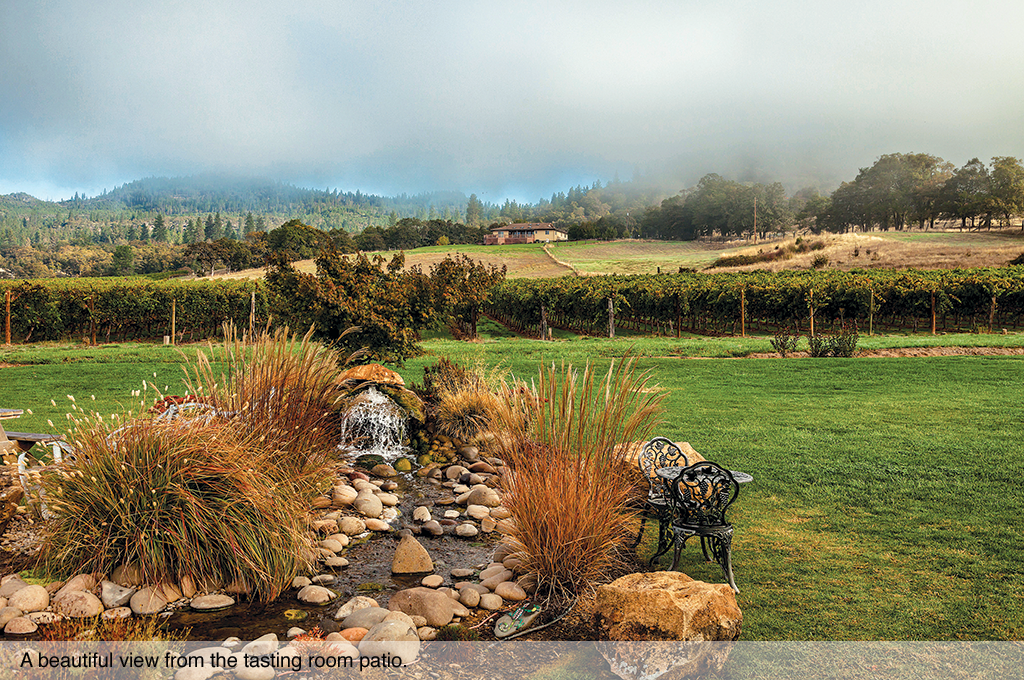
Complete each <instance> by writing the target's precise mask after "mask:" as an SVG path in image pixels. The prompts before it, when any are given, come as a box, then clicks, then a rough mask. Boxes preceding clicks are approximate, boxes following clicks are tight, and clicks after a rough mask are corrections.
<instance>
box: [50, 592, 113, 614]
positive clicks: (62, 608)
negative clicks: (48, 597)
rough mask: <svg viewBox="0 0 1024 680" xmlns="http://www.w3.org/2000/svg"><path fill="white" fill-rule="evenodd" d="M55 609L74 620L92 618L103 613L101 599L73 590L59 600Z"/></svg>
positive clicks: (88, 593)
mask: <svg viewBox="0 0 1024 680" xmlns="http://www.w3.org/2000/svg"><path fill="white" fill-rule="evenodd" d="M54 609H55V610H56V611H57V612H59V613H61V614H63V615H64V616H69V617H71V618H74V619H85V618H92V617H93V616H99V615H100V614H102V613H103V603H102V602H101V601H100V598H98V597H96V596H95V595H93V594H92V593H90V592H87V591H84V590H72V591H70V592H68V593H65V594H64V595H61V596H59V597H58V598H57V600H56V602H55V606H54Z"/></svg>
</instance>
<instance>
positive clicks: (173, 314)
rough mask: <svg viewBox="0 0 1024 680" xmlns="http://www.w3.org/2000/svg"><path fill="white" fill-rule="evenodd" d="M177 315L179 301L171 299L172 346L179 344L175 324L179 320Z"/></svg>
mask: <svg viewBox="0 0 1024 680" xmlns="http://www.w3.org/2000/svg"><path fill="white" fill-rule="evenodd" d="M177 313H178V299H177V298H171V344H172V345H177V344H178V337H177V335H176V328H175V324H176V322H177V318H176V317H177Z"/></svg>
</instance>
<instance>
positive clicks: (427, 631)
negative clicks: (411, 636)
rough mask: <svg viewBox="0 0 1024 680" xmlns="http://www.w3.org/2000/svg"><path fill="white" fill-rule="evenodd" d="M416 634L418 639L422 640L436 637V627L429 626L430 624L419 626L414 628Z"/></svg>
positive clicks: (425, 640)
mask: <svg viewBox="0 0 1024 680" xmlns="http://www.w3.org/2000/svg"><path fill="white" fill-rule="evenodd" d="M416 634H417V635H419V636H420V640H423V641H424V642H427V641H429V640H436V639H437V629H436V628H431V627H430V626H420V627H419V628H417V629H416Z"/></svg>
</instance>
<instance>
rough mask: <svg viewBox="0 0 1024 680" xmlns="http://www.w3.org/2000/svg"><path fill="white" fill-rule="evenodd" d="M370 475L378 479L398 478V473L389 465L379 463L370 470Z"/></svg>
mask: <svg viewBox="0 0 1024 680" xmlns="http://www.w3.org/2000/svg"><path fill="white" fill-rule="evenodd" d="M370 474H372V475H374V476H376V477H397V476H398V471H397V470H395V468H393V467H391V466H390V465H388V464H387V463H377V464H376V465H374V466H373V468H372V469H371V470H370Z"/></svg>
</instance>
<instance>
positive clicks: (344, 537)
mask: <svg viewBox="0 0 1024 680" xmlns="http://www.w3.org/2000/svg"><path fill="white" fill-rule="evenodd" d="M327 538H329V539H330V540H332V541H337V542H338V543H341V546H342V547H343V548H345V547H348V544H349V543H351V542H352V539H350V538H349V537H348V534H341V533H338V534H331V535H330V536H328V537H327Z"/></svg>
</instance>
